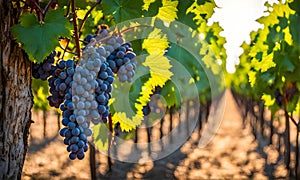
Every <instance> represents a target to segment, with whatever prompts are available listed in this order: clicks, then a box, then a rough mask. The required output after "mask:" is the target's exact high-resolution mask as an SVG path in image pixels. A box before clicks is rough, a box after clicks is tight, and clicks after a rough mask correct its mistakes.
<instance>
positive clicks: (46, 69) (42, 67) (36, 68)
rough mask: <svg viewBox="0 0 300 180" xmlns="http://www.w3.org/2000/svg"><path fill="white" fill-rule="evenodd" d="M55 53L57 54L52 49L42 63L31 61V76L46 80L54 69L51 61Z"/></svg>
mask: <svg viewBox="0 0 300 180" xmlns="http://www.w3.org/2000/svg"><path fill="white" fill-rule="evenodd" d="M56 55H57V56H59V54H56V51H53V52H52V53H51V54H50V55H49V56H47V58H46V59H45V60H44V61H43V62H42V63H32V76H33V77H34V78H36V79H41V80H43V81H45V80H47V79H48V77H49V76H51V75H52V72H53V70H54V66H53V63H54V60H55V59H54V58H55V56H56Z"/></svg>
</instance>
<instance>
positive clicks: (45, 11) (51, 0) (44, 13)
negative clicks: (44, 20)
mask: <svg viewBox="0 0 300 180" xmlns="http://www.w3.org/2000/svg"><path fill="white" fill-rule="evenodd" d="M53 2H54V0H50V1H49V2H48V4H47V5H46V7H45V9H44V11H43V16H45V15H46V13H47V11H48V10H49V8H50V6H51V5H52V3H53Z"/></svg>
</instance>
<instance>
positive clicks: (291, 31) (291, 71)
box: [228, 1, 300, 176]
mask: <svg viewBox="0 0 300 180" xmlns="http://www.w3.org/2000/svg"><path fill="white" fill-rule="evenodd" d="M265 6H266V9H267V10H266V13H267V15H266V16H263V17H261V18H259V19H258V20H257V21H258V22H259V23H261V24H262V25H263V28H261V29H259V30H257V31H254V32H251V34H250V37H251V42H250V44H246V43H243V44H242V48H243V50H244V53H243V54H242V55H241V56H240V65H238V66H237V70H236V73H235V74H233V75H229V76H228V77H229V79H230V80H229V82H228V84H229V85H230V86H231V87H232V88H233V89H234V90H235V91H236V92H237V93H239V94H242V95H244V96H248V97H250V96H251V97H252V98H254V99H255V100H257V101H260V100H261V101H262V102H263V103H264V106H265V107H267V108H268V109H269V110H271V113H272V115H271V117H275V116H274V115H275V113H276V112H278V111H279V110H283V111H284V114H285V121H286V123H285V128H286V130H285V153H284V154H285V163H286V167H287V169H289V168H290V159H291V156H290V144H291V142H290V128H289V122H292V123H293V124H295V125H296V128H298V131H299V130H300V128H299V127H300V121H299V120H296V119H294V118H295V117H294V116H293V115H295V114H299V110H300V98H299V96H300V94H299V92H300V78H299V77H300V72H299V68H300V46H299V45H300V38H299V37H300V31H299V30H300V26H299V23H300V18H299V15H300V14H299V12H300V11H299V10H300V9H299V7H300V6H299V2H298V1H279V2H278V3H273V4H269V3H266V4H265ZM262 121H263V119H262ZM271 122H273V119H271ZM271 126H272V123H271ZM261 128H262V127H261ZM298 137H299V134H297V137H296V165H295V173H294V174H295V175H296V176H297V170H296V169H297V166H298V168H299V160H298V158H299V152H298V151H299V149H298V148H299V147H298Z"/></svg>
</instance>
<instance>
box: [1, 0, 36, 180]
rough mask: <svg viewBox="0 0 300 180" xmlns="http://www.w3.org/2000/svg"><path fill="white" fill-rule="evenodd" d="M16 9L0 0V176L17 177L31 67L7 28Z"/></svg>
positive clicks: (25, 130) (24, 139)
mask: <svg viewBox="0 0 300 180" xmlns="http://www.w3.org/2000/svg"><path fill="white" fill-rule="evenodd" d="M19 15H20V8H13V5H12V2H11V0H0V52H1V53H0V179H20V178H21V175H22V168H23V164H24V159H25V155H26V151H27V146H28V144H27V139H28V134H29V127H30V123H31V112H30V110H31V107H32V104H33V100H32V92H31V66H30V62H29V60H28V58H27V56H26V54H25V53H24V52H23V51H22V49H21V48H20V47H19V46H18V44H17V43H16V42H15V41H14V40H13V39H14V38H13V37H12V34H11V32H10V27H11V26H12V25H13V24H16V23H18V19H19Z"/></svg>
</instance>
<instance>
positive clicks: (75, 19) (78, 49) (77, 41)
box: [71, 0, 80, 58]
mask: <svg viewBox="0 0 300 180" xmlns="http://www.w3.org/2000/svg"><path fill="white" fill-rule="evenodd" d="M71 6H72V16H73V24H74V37H75V44H76V51H77V56H78V58H80V45H79V36H78V26H77V15H76V9H75V2H74V0H71Z"/></svg>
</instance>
